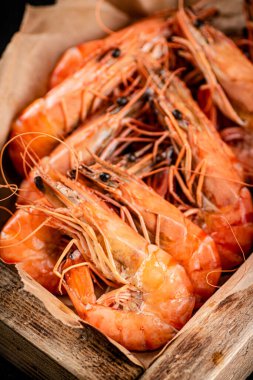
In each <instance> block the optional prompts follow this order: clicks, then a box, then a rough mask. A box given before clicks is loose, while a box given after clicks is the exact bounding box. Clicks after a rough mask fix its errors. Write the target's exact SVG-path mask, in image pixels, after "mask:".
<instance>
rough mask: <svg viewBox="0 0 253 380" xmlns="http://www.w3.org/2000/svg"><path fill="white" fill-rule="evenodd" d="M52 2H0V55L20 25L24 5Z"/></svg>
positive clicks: (1, 0)
mask: <svg viewBox="0 0 253 380" xmlns="http://www.w3.org/2000/svg"><path fill="white" fill-rule="evenodd" d="M54 2H55V1H54V0H30V1H25V0H0V55H1V54H2V53H3V51H4V49H5V46H6V45H7V43H8V42H9V41H10V39H11V37H12V35H13V33H15V32H16V31H17V30H18V28H19V25H20V23H21V20H22V17H23V13H24V10H25V5H26V4H31V5H35V6H36V5H51V4H53V3H54Z"/></svg>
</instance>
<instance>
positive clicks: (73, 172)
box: [68, 169, 76, 179]
mask: <svg viewBox="0 0 253 380" xmlns="http://www.w3.org/2000/svg"><path fill="white" fill-rule="evenodd" d="M68 176H69V178H70V179H75V178H76V170H75V169H71V170H69V171H68Z"/></svg>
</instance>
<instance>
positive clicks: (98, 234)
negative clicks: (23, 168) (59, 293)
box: [22, 168, 195, 351]
mask: <svg viewBox="0 0 253 380" xmlns="http://www.w3.org/2000/svg"><path fill="white" fill-rule="evenodd" d="M38 173H39V175H40V177H41V179H42V181H43V184H44V188H43V193H44V194H45V195H46V197H47V200H48V202H49V203H50V206H48V207H46V206H45V205H43V204H42V205H39V204H37V205H26V206H22V209H26V210H28V211H29V210H31V209H33V210H36V211H39V212H42V213H44V214H45V216H46V217H50V218H51V219H50V222H49V223H50V225H51V226H53V227H58V228H60V229H61V230H63V231H64V233H65V234H67V235H68V236H69V237H70V238H71V239H72V241H73V244H74V245H75V247H76V248H77V249H78V251H79V252H80V253H81V254H82V256H83V258H84V261H85V262H88V263H91V264H92V265H95V267H96V268H97V270H98V271H99V272H100V273H102V275H103V276H104V277H105V278H107V279H109V280H110V281H113V282H115V283H118V284H119V285H121V288H120V289H119V290H118V295H119V296H120V293H121V290H122V291H123V293H122V294H124V293H125V291H126V290H128V291H129V292H130V298H131V302H129V303H127V305H126V307H125V306H124V304H121V305H119V306H118V307H117V304H116V303H115V305H113V307H110V306H107V305H106V306H104V304H105V299H108V297H110V300H111V301H110V302H112V300H113V297H115V292H114V293H113V294H110V293H108V294H106V295H105V296H104V301H101V303H99V304H98V303H91V301H92V300H90V299H89V301H90V302H87V303H85V299H86V298H85V297H79V294H78V292H79V284H78V283H79V280H80V281H81V282H80V284H82V283H83V281H84V279H85V277H87V276H86V275H84V276H83V275H82V273H81V275H80V272H79V270H78V272H77V273H78V275H77V278H74V276H75V272H74V273H73V272H72V276H71V273H70V276H71V278H72V279H73V281H72V284H71V281H69V282H67V287H66V289H67V291H68V293H69V296H70V298H71V299H72V301H73V303H74V306H75V307H76V309H77V312H78V313H79V315H80V316H81V317H82V318H83V319H84V320H86V321H88V322H89V323H91V324H92V325H93V326H95V327H97V328H99V329H100V330H101V331H102V332H104V333H105V334H107V335H108V336H109V337H111V338H112V339H115V340H116V341H117V342H119V343H120V344H123V345H124V346H125V347H126V348H128V349H131V350H138V351H143V350H152V349H156V348H159V347H161V346H162V345H164V344H165V343H166V342H167V341H168V340H169V339H171V338H172V337H173V336H174V335H175V333H176V331H177V330H178V329H180V328H181V327H182V326H183V325H184V324H185V323H186V321H187V320H188V319H189V318H190V316H191V313H192V310H193V307H194V303H195V299H194V296H193V291H192V285H191V282H190V280H189V278H188V276H187V274H186V272H185V270H184V268H183V267H182V266H181V265H180V264H178V263H177V262H176V260H175V259H174V258H172V256H170V255H169V254H168V253H167V252H165V251H163V250H162V249H161V248H159V247H157V246H156V245H151V244H150V243H149V242H147V241H146V240H145V239H144V238H143V237H142V236H140V235H139V234H138V233H137V232H136V231H134V230H133V229H132V228H131V227H129V226H128V225H127V224H126V223H125V222H123V221H122V219H121V218H120V217H118V216H117V215H116V213H115V212H114V211H112V210H111V209H110V208H109V207H108V206H106V204H105V203H104V202H103V201H101V200H100V199H99V198H98V197H97V196H96V195H95V194H94V192H93V191H92V190H91V189H89V188H87V187H86V186H85V185H83V184H82V185H81V184H80V183H77V182H75V183H74V182H72V181H71V180H69V179H67V178H66V177H65V176H63V175H60V173H57V172H55V171H52V170H50V169H49V168H47V170H46V172H44V171H43V170H42V169H40V170H39V171H38ZM38 173H37V175H38ZM56 199H57V201H56ZM87 248H88V249H87ZM79 269H80V268H79ZM80 270H81V269H80ZM73 271H74V269H73ZM79 275H80V276H79ZM75 283H76V284H77V285H76V286H75ZM84 287H85V284H83V286H82V288H84ZM129 328H130V329H131V330H130V331H129Z"/></svg>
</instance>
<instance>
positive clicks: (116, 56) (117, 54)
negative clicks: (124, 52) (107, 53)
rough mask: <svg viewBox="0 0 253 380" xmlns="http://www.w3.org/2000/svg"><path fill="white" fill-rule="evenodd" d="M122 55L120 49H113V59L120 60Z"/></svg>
mask: <svg viewBox="0 0 253 380" xmlns="http://www.w3.org/2000/svg"><path fill="white" fill-rule="evenodd" d="M120 54H121V50H120V49H119V48H115V49H113V51H112V57H113V58H118V57H119V56H120Z"/></svg>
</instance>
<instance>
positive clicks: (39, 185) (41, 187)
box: [34, 175, 45, 192]
mask: <svg viewBox="0 0 253 380" xmlns="http://www.w3.org/2000/svg"><path fill="white" fill-rule="evenodd" d="M34 183H35V186H36V187H37V189H38V190H39V191H42V192H43V191H44V190H45V186H44V183H43V179H42V178H41V176H39V175H38V176H36V177H34Z"/></svg>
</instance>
